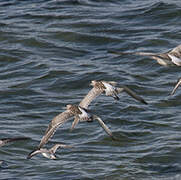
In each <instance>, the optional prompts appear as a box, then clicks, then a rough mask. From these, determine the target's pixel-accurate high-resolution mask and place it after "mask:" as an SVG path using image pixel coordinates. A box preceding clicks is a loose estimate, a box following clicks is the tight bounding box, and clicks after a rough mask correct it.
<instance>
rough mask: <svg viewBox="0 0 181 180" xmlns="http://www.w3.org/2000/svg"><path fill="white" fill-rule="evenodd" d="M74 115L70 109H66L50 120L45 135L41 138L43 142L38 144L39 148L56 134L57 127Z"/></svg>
mask: <svg viewBox="0 0 181 180" xmlns="http://www.w3.org/2000/svg"><path fill="white" fill-rule="evenodd" d="M73 116H74V115H73V114H72V113H70V112H69V111H67V110H66V111H64V112H62V113H61V114H59V115H57V116H56V117H54V118H53V120H52V121H51V122H50V124H49V125H48V128H47V130H46V132H45V135H44V136H43V138H42V139H41V142H40V144H39V146H38V149H40V148H41V147H43V146H44V145H45V144H46V143H47V142H48V141H49V139H50V138H51V137H52V136H53V135H54V133H55V131H56V129H57V128H58V127H60V126H61V125H62V124H64V123H65V122H66V121H68V119H69V118H71V117H73Z"/></svg>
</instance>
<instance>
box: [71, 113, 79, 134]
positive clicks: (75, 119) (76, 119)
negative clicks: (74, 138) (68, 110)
mask: <svg viewBox="0 0 181 180" xmlns="http://www.w3.org/2000/svg"><path fill="white" fill-rule="evenodd" d="M79 120H80V119H79V117H78V116H75V118H74V121H73V123H72V127H71V128H70V131H72V130H73V129H74V128H75V126H76V125H77V124H78V123H79Z"/></svg>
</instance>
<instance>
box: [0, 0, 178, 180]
mask: <svg viewBox="0 0 181 180" xmlns="http://www.w3.org/2000/svg"><path fill="white" fill-rule="evenodd" d="M180 28H181V1H180V0H163V1H159V0H147V1H145V0H137V1H135V0H120V1H118V0H110V1H107V0H28V1H27V0H1V1H0V136H1V137H0V138H6V137H13V136H26V137H30V138H31V140H29V141H23V142H16V143H12V144H9V145H7V146H4V147H1V149H0V160H4V162H3V164H2V165H1V167H0V179H3V180H5V179H8V180H10V179H13V180H14V179H18V180H19V179H26V180H32V179H33V180H34V179H37V180H44V179H56V180H59V179H64V180H65V179H67V180H69V179H70V180H71V179H73V180H74V179H107V180H109V179H112V180H118V179H121V180H138V179H139V180H140V179H141V180H142V179H148V180H156V179H159V180H160V179H164V180H165V179H166V180H170V179H178V180H179V179H181V90H180V89H178V91H177V92H176V94H175V95H174V96H170V95H169V93H170V92H171V90H172V88H173V86H174V85H175V83H176V81H177V78H178V77H180V76H181V74H180V70H181V69H180V68H179V67H163V66H160V65H159V64H158V63H157V62H156V61H154V60H151V59H149V58H147V57H139V56H122V57H121V56H116V55H113V54H109V53H108V52H107V50H110V49H114V50H119V51H132V52H135V51H151V52H164V51H167V50H169V49H171V48H174V47H175V46H177V45H179V44H180V38H181V29H180ZM94 79H97V80H114V81H117V82H118V83H119V84H120V85H127V86H128V87H130V88H131V89H133V90H134V91H135V92H137V94H138V95H140V96H141V97H143V98H144V99H145V100H146V101H147V102H148V103H149V105H144V104H141V103H139V102H137V101H135V100H134V99H132V98H131V97H130V96H128V95H127V94H120V101H118V102H116V101H113V99H112V98H111V97H106V96H104V95H102V96H100V97H98V98H97V99H96V100H95V101H93V103H91V105H90V109H91V110H93V111H94V113H96V114H97V115H99V116H100V117H101V118H102V119H103V120H104V122H105V123H106V124H107V126H108V127H109V128H110V129H111V131H112V132H113V134H114V135H115V136H116V137H117V138H118V139H119V141H112V140H111V138H110V137H108V135H107V134H106V133H105V132H104V131H103V130H102V128H101V127H100V126H99V125H98V123H97V122H93V123H86V122H84V123H79V124H78V125H77V127H76V128H75V130H74V131H73V132H71V133H70V131H69V129H70V127H71V123H72V120H70V121H68V122H67V123H66V124H64V125H63V126H62V127H61V128H59V129H58V130H57V132H56V133H55V135H54V137H53V138H52V139H51V141H50V142H49V143H48V144H47V147H51V146H52V145H53V144H54V143H56V142H63V143H66V144H74V145H75V148H73V149H58V151H57V156H58V159H57V160H49V159H46V158H44V157H43V156H41V155H37V156H35V157H33V158H32V159H31V160H27V159H26V156H27V155H28V153H29V152H31V151H32V150H33V148H35V147H36V146H37V145H38V144H39V141H40V139H41V138H42V136H43V134H44V132H45V130H46V128H47V126H48V124H49V122H50V121H51V120H52V118H53V117H55V116H56V115H57V114H59V113H61V112H63V111H64V110H65V106H66V105H67V104H70V103H73V104H78V103H79V102H80V101H81V99H82V98H83V97H84V96H85V95H86V94H87V93H88V91H89V90H90V89H91V87H90V86H89V84H90V81H91V80H94Z"/></svg>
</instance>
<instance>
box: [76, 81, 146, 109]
mask: <svg viewBox="0 0 181 180" xmlns="http://www.w3.org/2000/svg"><path fill="white" fill-rule="evenodd" d="M90 85H92V86H93V88H92V89H91V90H90V91H89V92H88V94H87V95H86V96H85V97H84V98H83V100H82V101H81V102H80V104H79V106H81V107H83V108H85V109H87V108H88V106H89V104H90V103H91V102H92V101H93V100H94V99H95V98H96V97H98V96H99V95H101V94H105V95H106V96H112V97H113V98H114V99H116V100H119V97H118V94H119V93H121V92H126V93H127V94H129V95H130V96H131V97H133V98H135V99H136V100H138V101H140V102H141V103H143V104H148V103H147V102H146V101H145V100H144V99H143V98H141V97H140V96H138V95H137V94H136V93H135V92H133V91H132V90H131V89H129V88H128V87H127V86H121V87H116V85H117V82H115V81H96V80H93V81H91V84H90Z"/></svg>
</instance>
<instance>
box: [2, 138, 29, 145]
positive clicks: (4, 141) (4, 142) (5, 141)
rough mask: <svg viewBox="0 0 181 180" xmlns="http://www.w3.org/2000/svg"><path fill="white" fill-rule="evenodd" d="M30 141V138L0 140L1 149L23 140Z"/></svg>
mask: <svg viewBox="0 0 181 180" xmlns="http://www.w3.org/2000/svg"><path fill="white" fill-rule="evenodd" d="M28 139H30V138H28V137H15V138H3V139H0V147H1V146H4V145H6V144H8V143H10V142H14V141H22V140H28Z"/></svg>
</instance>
